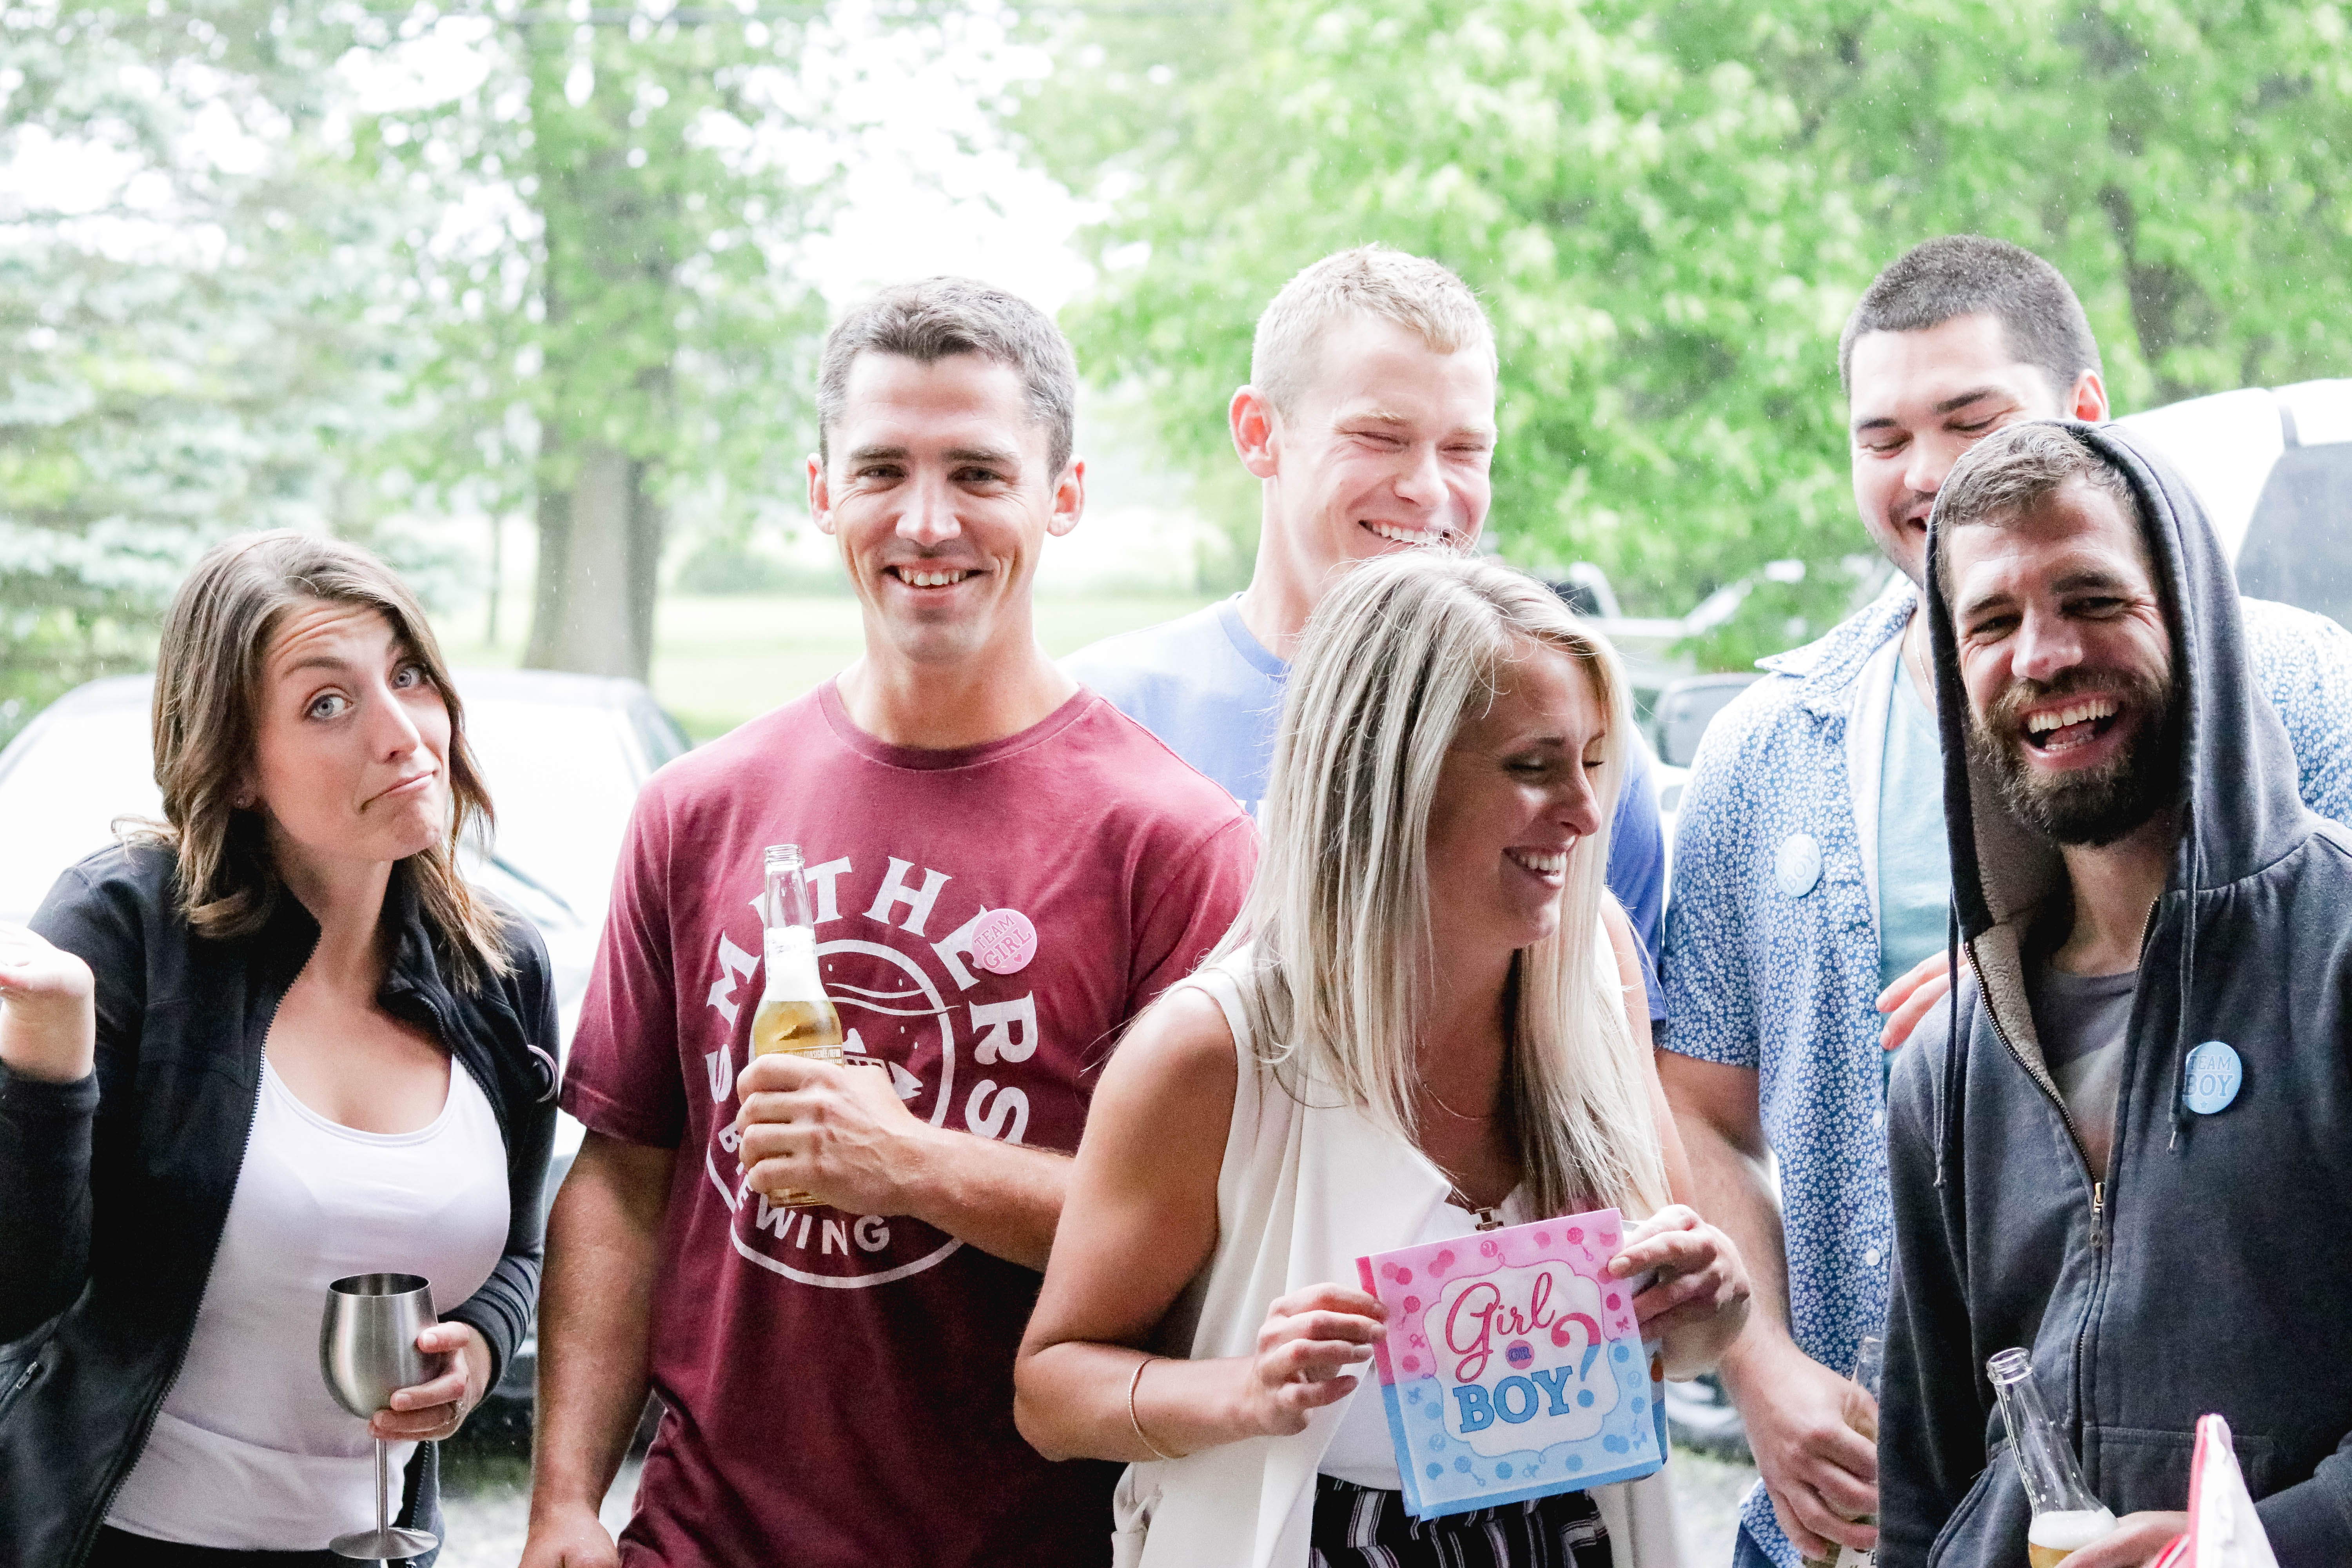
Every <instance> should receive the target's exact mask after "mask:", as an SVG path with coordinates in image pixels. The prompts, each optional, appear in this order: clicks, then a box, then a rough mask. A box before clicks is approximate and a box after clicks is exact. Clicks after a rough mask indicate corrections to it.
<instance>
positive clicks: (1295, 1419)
mask: <svg viewBox="0 0 2352 1568" xmlns="http://www.w3.org/2000/svg"><path fill="white" fill-rule="evenodd" d="M1388 1315H1389V1313H1388V1309H1387V1308H1386V1307H1383V1306H1381V1303H1380V1301H1379V1300H1378V1299H1377V1298H1375V1297H1372V1296H1370V1295H1367V1294H1365V1293H1364V1292H1363V1291H1361V1290H1359V1289H1355V1288H1354V1287H1352V1286H1348V1285H1334V1284H1323V1285H1309V1286H1308V1287H1307V1289H1303V1290H1294V1291H1292V1292H1291V1293H1290V1294H1289V1295H1287V1296H1285V1297H1283V1298H1281V1299H1280V1300H1277V1301H1276V1302H1275V1303H1274V1305H1273V1306H1271V1307H1269V1308H1268V1309H1266V1314H1265V1323H1264V1324H1263V1325H1262V1326H1261V1327H1260V1328H1259V1329H1258V1331H1257V1353H1256V1354H1255V1356H1252V1357H1250V1358H1249V1359H1248V1360H1247V1361H1246V1362H1243V1363H1240V1364H1241V1366H1242V1368H1243V1380H1244V1383H1243V1391H1242V1396H1241V1399H1240V1402H1239V1412H1238V1414H1239V1415H1240V1425H1241V1426H1242V1427H1243V1429H1244V1433H1245V1434H1247V1435H1252V1436H1270V1437H1285V1436H1289V1435H1290V1434H1292V1433H1294V1432H1301V1431H1304V1430H1306V1427H1307V1417H1308V1416H1309V1415H1312V1414H1313V1413H1314V1412H1315V1411H1317V1410H1319V1409H1321V1408H1322V1407H1323V1406H1324V1405H1336V1404H1338V1403H1339V1401H1340V1400H1342V1399H1345V1398H1347V1397H1348V1395H1349V1394H1353V1393H1354V1392H1355V1391H1356V1384H1358V1383H1359V1382H1360V1381H1362V1378H1361V1375H1360V1374H1359V1375H1355V1376H1351V1375H1349V1374H1350V1373H1351V1372H1353V1371H1354V1370H1355V1369H1356V1368H1358V1367H1363V1368H1366V1369H1369V1368H1370V1364H1371V1360H1372V1347H1373V1346H1374V1345H1376V1344H1378V1343H1380V1342H1381V1339H1382V1337H1384V1336H1385V1335H1386V1334H1387V1333H1388V1331H1389V1330H1388Z"/></svg>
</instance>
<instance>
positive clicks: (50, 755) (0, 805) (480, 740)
mask: <svg viewBox="0 0 2352 1568" xmlns="http://www.w3.org/2000/svg"><path fill="white" fill-rule="evenodd" d="M452 679H454V680H455V681H456V683H457V689H458V691H459V692H460V693H461V694H462V695H463V697H464V698H465V702H466V734H467V739H468V740H469V741H470V742H472V744H473V748H474V755H475V758H476V760H477V761H478V763H480V764H481V769H482V774H483V777H484V780H485V782H486V783H487V784H488V786H489V792H490V800H491V804H492V805H493V807H494V809H495V810H496V812H497V816H498V823H497V830H496V833H495V834H494V836H493V837H491V839H490V842H489V844H488V847H487V849H485V848H483V847H480V846H468V847H467V852H466V854H465V857H464V858H465V866H466V873H467V877H468V879H471V880H472V881H473V882H474V883H475V884H476V885H477V886H478V887H480V888H483V889H487V890H488V891H489V892H491V893H493V894H495V895H496V896H497V897H499V899H501V900H505V902H506V903H507V904H509V906H511V907H512V908H514V909H515V910H519V911H520V913H522V914H523V915H524V916H525V917H526V918H528V919H529V920H530V922H531V923H532V924H533V925H534V926H536V927H538V928H539V932H540V935H541V937H542V938H544V939H545V941H546V942H547V953H548V959H549V963H550V965H551V970H552V972H553V978H554V981H555V994H556V1005H557V1009H558V1012H559V1014H560V1016H561V1019H562V1043H563V1045H564V1046H567V1047H568V1046H569V1044H570V1043H571V1039H572V1027H573V1026H574V1025H575V1024H577V1023H578V1021H579V1017H580V1004H581V999H582V997H583V995H584V994H585V993H586V991H587V989H588V972H589V969H590V967H591V966H592V965H593V963H594V962H595V958H596V942H597V939H598V937H599V935H600V934H601V933H602V931H604V908H605V905H606V903H607V902H608V901H609V900H610V898H611V893H612V882H613V870H614V866H615V864H616V863H617V862H618V860H619V858H620V853H621V842H622V837H623V835H624V834H625V831H626V830H627V827H628V822H629V813H630V810H631V808H632V807H633V806H634V805H635V802H636V798H637V791H638V789H639V788H640V787H641V786H642V785H643V784H645V782H646V779H648V778H650V777H652V776H653V773H654V770H655V769H656V768H658V767H660V766H661V765H662V764H663V763H667V762H668V761H669V760H670V759H671V758H673V757H675V756H677V755H678V754H679V753H680V752H684V751H685V750H686V749H687V744H688V742H687V739H686V736H685V733H684V732H683V731H680V730H679V729H678V727H677V722H676V721H674V720H672V719H671V718H670V716H669V715H668V714H667V713H665V712H663V711H662V710H661V707H660V705H659V704H657V703H656V702H655V700H654V699H653V694H652V693H651V692H649V691H647V690H646V689H645V688H644V687H643V686H641V685H639V684H638V683H637V682H635V681H634V680H614V679H604V678H603V677H598V676H588V675H569V674H563V673H561V672H558V671H554V670H511V669H461V670H456V671H453V672H452ZM152 689H153V681H152V678H150V677H148V676H144V675H125V676H117V677H113V678H110V679H104V680H93V681H90V682H89V683H88V684H86V685H83V686H78V687H76V688H75V689H73V690H71V691H68V692H67V693H66V694H65V695H64V696H63V697H60V698H58V700H57V701H55V702H53V703H51V704H50V705H49V706H48V707H47V709H45V710H42V711H41V712H40V713H39V714H38V715H37V716H36V717H35V718H34V720H33V721H32V722H31V723H29V724H27V725H26V727H25V729H24V731H22V732H21V733H20V734H18V735H17V737H16V740H15V741H13V742H10V743H9V745H8V747H7V749H6V750H5V751H0V822H5V823H8V824H9V825H10V826H11V829H12V831H10V832H9V833H7V834H6V835H5V836H0V921H17V922H21V921H26V920H27V919H29V918H30V917H31V915H32V913H33V911H34V910H35V909H37V907H38V906H39V904H40V901H41V900H42V899H43V898H44V897H46V896H47V893H48V890H49V887H50V885H51V884H52V883H54V882H55V881H56V880H57V879H58V873H59V872H61V871H63V870H64V869H66V868H68V867H69V866H71V865H72V864H73V863H74V862H76V861H77V860H79V859H80V858H82V857H83V856H85V855H88V854H89V853H90V852H91V851H93V850H96V849H100V848H103V847H106V845H108V844H109V843H110V842H111V841H112V839H113V828H112V825H113V823H114V821H115V820H116V819H117V818H118V817H124V816H132V817H148V818H153V819H158V820H160V819H161V818H162V816H163V796H162V794H161V793H160V792H159V791H158V790H157V788H156V785H155V778H154V761H153V750H152V739H151V736H150V731H149V718H148V715H149V708H150V702H151V699H152ZM582 1137H583V1129H582V1128H581V1126H580V1124H579V1123H578V1122H577V1121H573V1120H572V1118H571V1117H569V1116H559V1118H558V1120H557V1124H556V1135H555V1152H554V1160H553V1163H552V1165H551V1168H550V1170H549V1173H548V1184H547V1194H548V1200H549V1201H550V1202H552V1201H553V1199H554V1195H555V1189H556V1186H557V1185H558V1184H560V1183H561V1182H562V1179H563V1173H565V1172H566V1171H567V1170H569V1169H570V1168H571V1165H572V1156H573V1155H574V1154H575V1153H577V1152H579V1148H580V1142H581V1139H582ZM537 1352H538V1346H537V1343H536V1342H535V1341H527V1342H525V1344H524V1346H523V1348H522V1350H521V1351H520V1352H519V1353H518V1354H517V1355H516V1356H515V1357H514V1358H513V1360H512V1361H510V1362H509V1363H508V1366H507V1369H506V1373H505V1375H504V1376H503V1377H502V1378H501V1379H500V1381H499V1386H498V1388H497V1389H496V1390H494V1391H493V1399H494V1400H495V1401H496V1402H498V1403H499V1404H501V1405H507V1406H508V1407H509V1409H508V1410H507V1411H506V1412H504V1414H505V1415H508V1416H509V1418H513V1417H514V1416H515V1415H517V1414H518V1413H519V1414H520V1415H521V1417H522V1418H525V1419H527V1414H528V1407H529V1402H530V1393H531V1379H532V1376H533V1374H534V1373H535V1371H536V1368H537V1364H538V1353H537ZM518 1401H519V1402H520V1407H519V1411H518V1407H517V1403H516V1402H518ZM489 1414H490V1415H492V1417H493V1418H496V1417H497V1416H498V1415H500V1414H501V1413H500V1412H498V1411H492V1412H489Z"/></svg>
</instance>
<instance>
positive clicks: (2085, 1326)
mask: <svg viewBox="0 0 2352 1568" xmlns="http://www.w3.org/2000/svg"><path fill="white" fill-rule="evenodd" d="M2163 903H2164V900H2163V899H2162V898H2161V897H2159V898H2158V900H2156V902H2155V903H2152V904H2150V905H2148V907H2147V919H2146V920H2144V921H2141V922H2140V928H2139V951H2140V955H2141V956H2142V957H2143V958H2145V957H2146V956H2147V939H2148V937H2149V935H2150V934H2151V933H2153V932H2154V931H2155V930H2156V911H2157V910H2158V909H2160V908H2161V907H2162V906H2163ZM1966 946H1967V950H1968V955H1969V968H1970V969H1972V970H1975V971H1976V976H1977V993H1978V994H1979V996H1986V997H1989V996H1990V992H1989V991H1988V989H1987V987H1986V985H1985V980H1984V968H1983V966H1982V965H1981V964H1979V963H1977V948H1976V943H1975V942H1969V943H1967V944H1966ZM1984 1015H1985V1016H1986V1018H1988V1019H1990V1021H1991V1023H1992V1032H1993V1036H1994V1037H1995V1038H1997V1039H1999V1040H2000V1043H2001V1045H2002V1046H2003V1047H2006V1048H2007V1049H2008V1051H2009V1054H2010V1056H2011V1058H2013V1059H2014V1060H2015V1061H2016V1063H2017V1065H2018V1066H2019V1067H2021V1068H2024V1069H2025V1076H2026V1077H2027V1078H2029V1079H2032V1080H2033V1084H2034V1087H2035V1088H2037V1089H2041V1090H2042V1095H2043V1097H2044V1098H2045V1099H2047V1100H2049V1101H2050V1103H2051V1104H2052V1105H2053V1106H2054V1107H2055V1108H2056V1109H2057V1111H2058V1119H2059V1120H2060V1121H2063V1122H2064V1123H2065V1124H2066V1136H2067V1137H2068V1138H2070V1139H2072V1140H2073V1141H2074V1157H2075V1158H2076V1159H2077V1160H2080V1161H2081V1162H2082V1163H2083V1173H2084V1175H2086V1176H2089V1177H2090V1178H2091V1305H2090V1307H2088V1308H2086V1309H2085V1310H2084V1313H2083V1319H2082V1321H2081V1322H2079V1323H2077V1324H2076V1325H2075V1326H2074V1368H2073V1371H2074V1428H2075V1430H2074V1451H2075V1452H2076V1453H2077V1454H2079V1453H2081V1452H2082V1451H2083V1427H2084V1424H2085V1423H2086V1422H2087V1421H2088V1419H2089V1401H2088V1400H2087V1399H2086V1398H2085V1397H2084V1389H2083V1352H2084V1346H2085V1345H2086V1344H2087V1343H2088V1342H2089V1341H2090V1337H2091V1320H2092V1318H2093V1316H2094V1315H2095V1309H2096V1307H2097V1303H2098V1298H2099V1295H2100V1292H2101V1290H2102V1289H2104V1288H2105V1284H2106V1273H2107V1270H2106V1261H2107V1259H2106V1212H2107V1184H2106V1182H2105V1179H2103V1178H2102V1177H2100V1176H2099V1175H2098V1174H2097V1173H2095V1172H2094V1171H2093V1170H2092V1169H2091V1152H2090V1150H2089V1149H2088V1148H2086V1147H2084V1143H2083V1129H2082V1127H2081V1126H2080V1125H2079V1124H2078V1123H2077V1122H2076V1121H2074V1112H2073V1111H2071V1110H2068V1109H2067V1108H2066V1101H2065V1100H2064V1099H2063V1098H2062V1097H2061V1096H2059V1095H2058V1094H2057V1093H2056V1092H2055V1091H2054V1090H2053V1089H2051V1088H2050V1086H2049V1085H2048V1084H2046V1083H2044V1082H2043V1081H2042V1075H2041V1074H2040V1073H2037V1072H2035V1071H2034V1070H2033V1068H2032V1067H2031V1066H2030V1065H2028V1064H2027V1062H2026V1059H2025V1053H2024V1052H2023V1051H2021V1050H2019V1049H2018V1048H2017V1042H2016V1041H2014V1040H2012V1039H2011V1038H2010V1037H2009V1031H2008V1030H2007V1029H2005V1028H2003V1027H2001V1023H2000V1009H1999V1008H1997V1007H1995V1006H1993V1005H1992V1004H1991V1002H1990V1000H1988V1001H1986V1002H1985V1004H1984ZM2108 1158H2109V1159H2110V1160H2112V1159H2113V1158H2114V1151H2113V1150H2112V1148H2111V1149H2110V1150H2109V1152H2108Z"/></svg>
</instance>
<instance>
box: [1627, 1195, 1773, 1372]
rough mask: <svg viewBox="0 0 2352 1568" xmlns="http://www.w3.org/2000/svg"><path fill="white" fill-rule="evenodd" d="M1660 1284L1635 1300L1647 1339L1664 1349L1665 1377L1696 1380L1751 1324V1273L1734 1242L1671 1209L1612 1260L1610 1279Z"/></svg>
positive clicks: (1690, 1212) (1636, 1232) (1630, 1236)
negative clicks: (1644, 1279) (1650, 1276)
mask: <svg viewBox="0 0 2352 1568" xmlns="http://www.w3.org/2000/svg"><path fill="white" fill-rule="evenodd" d="M1653 1269H1654V1270H1656V1273H1657V1277H1656V1279H1654V1280H1653V1281H1652V1282H1651V1283H1650V1284H1649V1285H1648V1286H1647V1287H1646V1288H1645V1289H1643V1291H1642V1293H1641V1294H1640V1295H1638V1296H1636V1297H1634V1298H1633V1316H1634V1317H1635V1319H1637V1320H1638V1321H1640V1323H1641V1325H1642V1337H1643V1338H1644V1339H1663V1340H1664V1342H1665V1359H1666V1375H1667V1376H1668V1377H1695V1376H1696V1375H1697V1374H1698V1373H1702V1372H1705V1371H1706V1370H1707V1369H1708V1368H1710V1367H1712V1366H1713V1365H1714V1364H1715V1363H1716V1362H1717V1360H1719V1359H1720V1358H1721V1357H1722V1354H1723V1352H1724V1349H1725V1347H1726V1346H1727V1345H1729V1344H1730V1343H1731V1342H1732V1341H1733V1340H1735V1339H1737V1338H1738V1336H1739V1331H1740V1329H1741V1327H1742V1326H1744V1325H1745V1324H1746V1323H1747V1321H1748V1266H1747V1264H1746V1263H1744V1262H1742V1261H1741V1259H1740V1257H1739V1248H1738V1247H1736V1246H1734V1245H1733V1244H1732V1240H1731V1237H1727V1236H1726V1235H1724V1233H1723V1232H1721V1231H1719V1230H1717V1228H1716V1227H1715V1226H1711V1225H1709V1224H1707V1223H1706V1221H1705V1220H1703V1219H1701V1218H1699V1216H1698V1214H1697V1211H1696V1210H1694V1209H1691V1208H1689V1207H1686V1206H1685V1205H1682V1204H1669V1205H1666V1206H1665V1207H1664V1208H1662V1209H1660V1210H1659V1211H1658V1212H1657V1213H1655V1214H1654V1215H1651V1216H1650V1217H1649V1218H1648V1219H1646V1220H1643V1222H1642V1223H1641V1224H1640V1225H1637V1226H1634V1227H1633V1229H1632V1230H1631V1231H1629V1232H1627V1233H1626V1237H1625V1245H1624V1246H1623V1247H1622V1248H1621V1249H1619V1251H1618V1254H1617V1256H1616V1257H1615V1258H1611V1259H1610V1260H1609V1272H1610V1275H1611V1276H1612V1278H1614V1279H1635V1278H1637V1277H1639V1276H1641V1275H1643V1274H1647V1273H1649V1272H1651V1271H1652V1270H1653Z"/></svg>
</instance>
